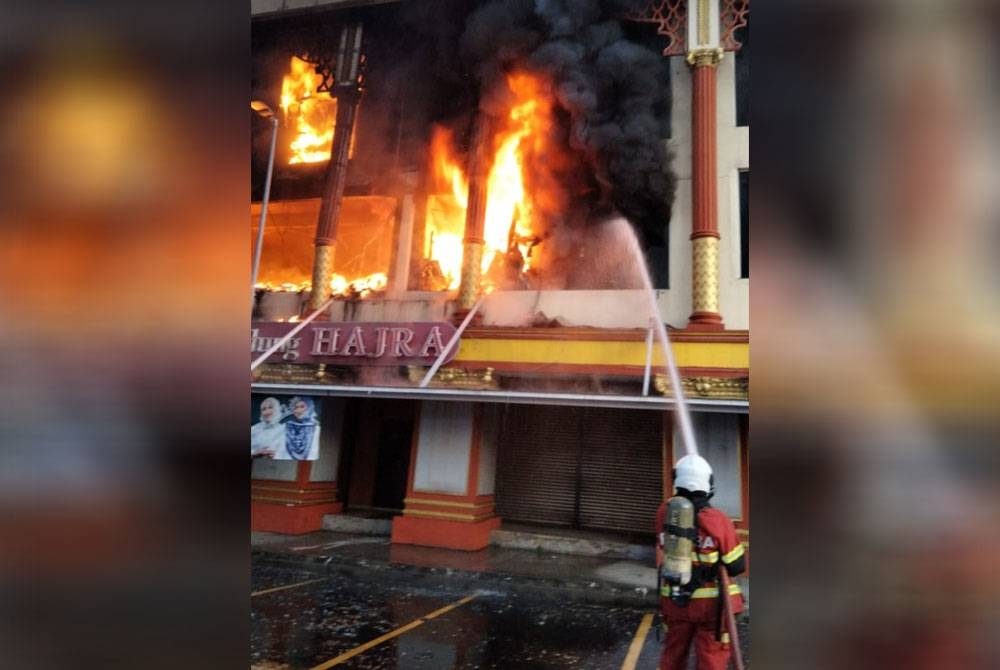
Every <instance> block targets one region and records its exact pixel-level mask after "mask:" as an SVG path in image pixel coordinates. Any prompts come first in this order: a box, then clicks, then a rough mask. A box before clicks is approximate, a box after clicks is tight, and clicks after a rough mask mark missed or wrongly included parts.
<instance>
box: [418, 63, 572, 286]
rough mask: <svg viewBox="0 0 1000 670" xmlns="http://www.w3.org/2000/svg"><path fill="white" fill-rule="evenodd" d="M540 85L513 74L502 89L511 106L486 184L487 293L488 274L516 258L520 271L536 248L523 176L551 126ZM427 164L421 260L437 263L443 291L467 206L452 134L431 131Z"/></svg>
mask: <svg viewBox="0 0 1000 670" xmlns="http://www.w3.org/2000/svg"><path fill="white" fill-rule="evenodd" d="M544 84H545V82H544V81H543V80H541V79H540V78H538V77H537V76H534V75H531V74H527V73H516V74H512V75H510V76H509V77H508V78H507V86H508V88H509V89H510V93H511V94H512V100H513V102H512V104H511V107H510V111H509V112H508V114H507V116H506V118H505V119H504V122H503V123H502V125H501V127H500V128H496V129H494V131H495V133H494V135H493V139H492V143H493V156H492V161H491V163H490V169H489V177H488V180H487V200H486V217H485V225H484V235H483V237H484V239H485V247H484V250H483V264H482V271H483V276H484V278H485V279H484V282H483V288H484V289H485V290H487V291H489V290H492V288H493V285H492V282H491V280H490V278H489V271H490V268H491V267H492V266H493V265H494V263H496V262H498V260H499V259H503V258H504V257H506V256H507V255H508V254H513V253H515V252H516V253H517V254H519V255H520V258H521V260H522V262H523V267H522V268H521V269H522V270H525V271H526V270H528V269H530V267H531V261H532V258H531V255H530V249H531V246H532V245H533V244H535V243H537V236H536V232H537V230H536V229H537V222H535V221H534V220H533V216H534V209H535V208H534V206H533V204H534V202H535V200H536V199H537V198H538V197H542V196H541V194H537V193H532V192H531V191H530V190H529V188H528V186H527V183H528V179H527V178H526V175H527V174H528V171H529V170H531V169H532V165H530V163H531V159H532V158H534V157H536V156H538V155H541V153H542V151H541V150H542V148H543V145H544V142H545V138H546V137H547V131H548V129H549V128H550V126H551V124H552V106H553V103H552V100H551V98H550V97H549V95H547V94H546V92H545V88H544ZM431 161H432V171H433V175H434V180H435V186H436V187H437V189H436V190H437V191H438V193H437V194H436V195H433V196H431V197H430V198H429V199H428V213H427V226H426V232H425V240H424V256H425V258H427V259H429V260H431V261H432V262H434V263H436V265H437V267H438V268H439V269H440V272H441V275H442V276H443V278H444V280H445V281H446V283H447V287H448V288H452V289H454V288H457V287H458V285H459V281H460V273H461V265H462V237H463V233H464V230H465V213H466V208H467V206H468V190H469V187H468V178H467V177H466V174H465V170H464V169H463V167H461V161H460V160H459V158H458V154H457V152H456V150H455V148H454V142H453V138H452V135H451V132H450V131H448V130H446V129H444V128H440V127H438V128H435V131H434V136H433V138H432V141H431Z"/></svg>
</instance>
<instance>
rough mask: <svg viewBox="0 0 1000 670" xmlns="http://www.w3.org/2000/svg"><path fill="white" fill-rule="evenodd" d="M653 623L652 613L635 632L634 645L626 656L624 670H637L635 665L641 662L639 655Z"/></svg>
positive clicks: (646, 616) (645, 617) (644, 617)
mask: <svg viewBox="0 0 1000 670" xmlns="http://www.w3.org/2000/svg"><path fill="white" fill-rule="evenodd" d="M652 623H653V613H652V612H650V613H649V614H646V615H645V616H643V617H642V622H641V623H640V624H639V630H637V631H636V632H635V637H634V638H633V639H632V644H631V645H630V646H629V648H628V654H627V655H626V656H625V662H624V663H622V670H635V664H636V662H637V661H638V660H639V653H640V652H641V651H642V644H643V642H645V641H646V635H647V634H648V633H649V627H650V626H651V625H652Z"/></svg>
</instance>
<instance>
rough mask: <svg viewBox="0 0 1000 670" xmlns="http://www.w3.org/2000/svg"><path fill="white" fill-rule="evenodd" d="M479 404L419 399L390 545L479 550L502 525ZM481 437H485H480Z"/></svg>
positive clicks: (490, 442) (493, 459)
mask: <svg viewBox="0 0 1000 670" xmlns="http://www.w3.org/2000/svg"><path fill="white" fill-rule="evenodd" d="M485 411H486V410H485V409H484V408H483V407H482V406H477V405H473V404H472V403H463V402H443V401H431V400H426V401H424V402H422V403H421V407H420V417H419V419H418V420H417V429H416V433H417V435H416V439H415V440H414V444H413V452H412V456H411V457H410V474H409V480H408V482H407V486H406V499H405V500H404V505H405V507H404V509H403V514H402V515H401V516H397V517H396V518H395V519H393V522H392V542H393V543H394V544H416V545H422V546H425V547H444V548H447V549H463V550H466V551H477V550H479V549H483V548H485V547H486V546H487V545H488V544H489V539H490V532H491V531H492V530H494V529H496V528H499V527H500V518H499V517H498V516H496V513H495V511H494V481H495V472H496V448H495V444H494V442H493V439H492V437H491V436H486V435H485V433H487V432H488V431H484V430H483V423H484V422H483V413H484V412H485ZM484 438H485V439H484Z"/></svg>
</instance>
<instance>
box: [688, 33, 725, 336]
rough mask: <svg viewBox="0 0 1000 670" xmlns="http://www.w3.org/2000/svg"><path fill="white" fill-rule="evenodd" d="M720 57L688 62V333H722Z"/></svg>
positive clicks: (697, 56)
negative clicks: (718, 137)
mask: <svg viewBox="0 0 1000 670" xmlns="http://www.w3.org/2000/svg"><path fill="white" fill-rule="evenodd" d="M720 58H721V54H720V53H718V52H716V51H706V52H703V53H698V54H695V55H694V56H693V58H692V59H691V64H692V71H691V87H692V102H691V191H692V194H691V199H692V212H693V217H692V223H691V254H692V256H691V260H692V263H691V285H692V300H691V306H692V312H691V316H690V317H689V321H688V329H689V330H723V329H724V326H723V323H722V315H721V314H719V221H718V216H719V193H718V178H717V170H716V163H717V155H718V152H717V148H716V111H715V100H716V66H717V65H718V63H719V60H720Z"/></svg>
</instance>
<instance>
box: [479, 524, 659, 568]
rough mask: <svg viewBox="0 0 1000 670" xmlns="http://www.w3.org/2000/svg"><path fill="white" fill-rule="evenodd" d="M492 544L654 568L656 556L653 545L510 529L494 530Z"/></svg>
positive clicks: (491, 535)
mask: <svg viewBox="0 0 1000 670" xmlns="http://www.w3.org/2000/svg"><path fill="white" fill-rule="evenodd" d="M490 544H491V545H494V546H497V547H506V548H508V549H526V550H529V551H541V552H546V553H550V554H571V555H574V556H603V557H606V558H621V559H629V560H633V561H646V562H648V564H649V565H653V564H654V562H655V560H656V556H655V551H654V549H653V547H652V546H648V547H647V546H642V545H638V544H626V543H624V542H613V541H610V540H595V539H586V538H576V537H566V536H560V535H546V534H543V533H532V532H522V531H511V530H501V529H498V530H494V531H493V532H492V533H490Z"/></svg>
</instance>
